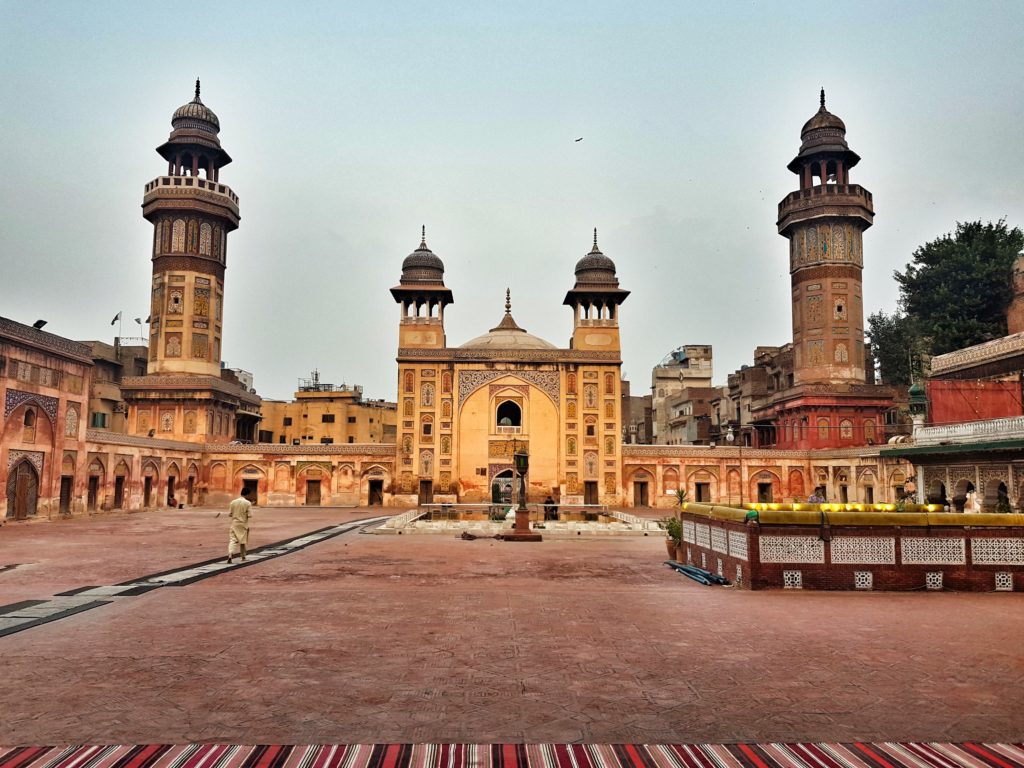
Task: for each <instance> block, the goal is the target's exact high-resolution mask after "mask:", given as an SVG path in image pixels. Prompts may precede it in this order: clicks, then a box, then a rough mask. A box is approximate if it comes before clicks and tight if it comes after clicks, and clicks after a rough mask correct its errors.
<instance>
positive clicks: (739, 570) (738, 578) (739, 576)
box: [735, 565, 743, 584]
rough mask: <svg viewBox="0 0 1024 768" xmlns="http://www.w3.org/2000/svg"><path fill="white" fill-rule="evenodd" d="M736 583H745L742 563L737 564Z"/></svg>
mask: <svg viewBox="0 0 1024 768" xmlns="http://www.w3.org/2000/svg"><path fill="white" fill-rule="evenodd" d="M735 583H736V584H742V583H743V566H741V565H737V566H736V582H735Z"/></svg>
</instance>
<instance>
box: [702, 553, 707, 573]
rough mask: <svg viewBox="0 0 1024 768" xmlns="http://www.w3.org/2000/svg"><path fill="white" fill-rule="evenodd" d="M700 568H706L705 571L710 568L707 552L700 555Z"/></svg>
mask: <svg viewBox="0 0 1024 768" xmlns="http://www.w3.org/2000/svg"><path fill="white" fill-rule="evenodd" d="M700 567H701V568H704V569H705V570H706V569H707V567H708V555H707V553H706V552H701V553H700Z"/></svg>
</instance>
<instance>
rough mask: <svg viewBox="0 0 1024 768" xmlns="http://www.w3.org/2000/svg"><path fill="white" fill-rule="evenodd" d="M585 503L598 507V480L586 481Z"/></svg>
mask: <svg viewBox="0 0 1024 768" xmlns="http://www.w3.org/2000/svg"><path fill="white" fill-rule="evenodd" d="M583 503H584V504H593V505H595V506H596V505H598V504H599V503H600V501H599V500H598V496H597V481H596V480H584V481H583Z"/></svg>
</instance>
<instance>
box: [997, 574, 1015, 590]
mask: <svg viewBox="0 0 1024 768" xmlns="http://www.w3.org/2000/svg"><path fill="white" fill-rule="evenodd" d="M996 592H1013V574H1012V573H1010V572H1009V571H999V572H998V573H997V574H996Z"/></svg>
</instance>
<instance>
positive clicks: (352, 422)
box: [348, 416, 373, 424]
mask: <svg viewBox="0 0 1024 768" xmlns="http://www.w3.org/2000/svg"><path fill="white" fill-rule="evenodd" d="M348 423H349V424H355V423H356V417H355V416H349V417H348ZM370 423H371V424H372V423H373V419H370Z"/></svg>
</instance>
